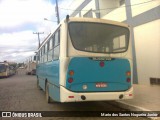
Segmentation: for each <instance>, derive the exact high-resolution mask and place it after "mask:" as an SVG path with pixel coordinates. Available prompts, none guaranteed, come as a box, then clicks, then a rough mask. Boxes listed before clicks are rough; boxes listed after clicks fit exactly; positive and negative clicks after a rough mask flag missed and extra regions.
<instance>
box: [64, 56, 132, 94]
mask: <svg viewBox="0 0 160 120" xmlns="http://www.w3.org/2000/svg"><path fill="white" fill-rule="evenodd" d="M93 59H94V58H88V57H74V58H72V59H71V61H70V63H69V66H68V72H67V73H68V74H67V80H66V88H67V89H68V90H70V91H75V92H83V91H84V92H94V91H96V92H98V91H99V92H100V91H112V92H113V91H125V90H128V89H129V88H130V87H131V82H127V78H129V79H131V76H126V72H128V71H129V72H130V71H131V69H130V64H129V61H128V60H127V59H119V58H115V59H112V60H104V61H101V60H93ZM100 64H103V65H104V66H101V65H100ZM70 70H71V71H74V75H73V76H70V75H69V71H70ZM70 78H72V79H73V82H72V83H69V82H68V79H70ZM98 83H100V84H101V83H102V84H103V83H105V84H106V86H104V87H100V86H97V87H96V84H98ZM83 85H86V86H87V89H83Z"/></svg>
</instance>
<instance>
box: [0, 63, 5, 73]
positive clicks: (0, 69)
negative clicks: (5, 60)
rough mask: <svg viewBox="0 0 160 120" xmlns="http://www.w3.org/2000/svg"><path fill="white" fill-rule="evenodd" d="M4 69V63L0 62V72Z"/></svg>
mask: <svg viewBox="0 0 160 120" xmlns="http://www.w3.org/2000/svg"><path fill="white" fill-rule="evenodd" d="M5 70H6V66H5V65H4V64H0V72H3V71H5Z"/></svg>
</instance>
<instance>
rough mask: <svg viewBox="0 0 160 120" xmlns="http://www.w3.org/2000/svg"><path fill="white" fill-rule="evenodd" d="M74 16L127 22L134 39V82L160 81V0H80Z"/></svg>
mask: <svg viewBox="0 0 160 120" xmlns="http://www.w3.org/2000/svg"><path fill="white" fill-rule="evenodd" d="M70 11H72V12H71V14H70V16H72V17H93V18H102V19H109V20H114V21H119V22H124V23H127V24H129V25H130V26H131V38H132V42H133V56H134V59H133V64H134V71H133V77H134V83H138V84H148V85H149V84H151V83H156V84H159V83H160V12H159V11H160V0H76V1H75V2H73V3H72V4H71V5H70Z"/></svg>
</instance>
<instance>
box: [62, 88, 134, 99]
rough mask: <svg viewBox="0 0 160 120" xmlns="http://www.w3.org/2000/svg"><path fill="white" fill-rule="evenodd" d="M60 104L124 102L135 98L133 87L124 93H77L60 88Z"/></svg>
mask: <svg viewBox="0 0 160 120" xmlns="http://www.w3.org/2000/svg"><path fill="white" fill-rule="evenodd" d="M60 95H61V96H60V102H83V101H105V100H120V99H121V100H123V99H132V98H133V87H131V88H130V89H129V90H127V91H123V92H92V93H76V92H71V91H69V90H67V89H66V88H64V87H62V86H60Z"/></svg>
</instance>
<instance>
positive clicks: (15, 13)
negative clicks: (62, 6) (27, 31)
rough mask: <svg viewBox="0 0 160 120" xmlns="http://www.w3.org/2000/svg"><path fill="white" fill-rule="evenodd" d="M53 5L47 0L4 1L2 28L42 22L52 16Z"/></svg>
mask: <svg viewBox="0 0 160 120" xmlns="http://www.w3.org/2000/svg"><path fill="white" fill-rule="evenodd" d="M52 8H53V5H52V4H50V3H49V2H47V1H45V0H3V1H2V2H1V4H0V16H1V22H0V27H17V26H19V25H22V24H25V23H27V22H32V23H36V22H41V20H42V19H43V17H50V16H52V13H53V12H52Z"/></svg>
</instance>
